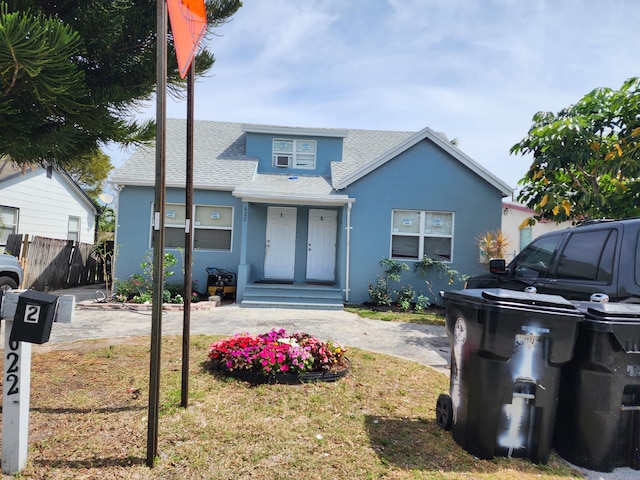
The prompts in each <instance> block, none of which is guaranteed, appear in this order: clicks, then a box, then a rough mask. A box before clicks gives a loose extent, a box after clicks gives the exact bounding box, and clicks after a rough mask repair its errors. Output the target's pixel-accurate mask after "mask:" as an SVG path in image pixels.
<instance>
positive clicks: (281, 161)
mask: <svg viewBox="0 0 640 480" xmlns="http://www.w3.org/2000/svg"><path fill="white" fill-rule="evenodd" d="M274 157H275V158H274V162H273V163H274V164H275V166H276V167H279V168H287V167H290V166H291V160H292V156H291V155H274Z"/></svg>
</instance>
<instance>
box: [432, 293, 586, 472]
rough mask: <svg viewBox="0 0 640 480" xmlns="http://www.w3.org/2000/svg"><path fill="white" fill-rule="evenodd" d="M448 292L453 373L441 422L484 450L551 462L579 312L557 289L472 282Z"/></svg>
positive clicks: (461, 440) (483, 453) (475, 450)
mask: <svg viewBox="0 0 640 480" xmlns="http://www.w3.org/2000/svg"><path fill="white" fill-rule="evenodd" d="M443 298H444V300H445V305H446V329H447V334H448V336H449V339H450V341H451V380H450V391H449V394H448V395H447V394H442V395H440V398H438V404H437V406H436V413H437V421H438V424H439V425H440V426H441V427H442V428H445V429H451V431H452V435H453V439H454V440H455V441H456V443H458V445H460V446H461V447H462V448H463V449H465V450H466V451H467V452H469V453H471V454H473V455H475V456H477V457H479V458H482V459H491V458H493V457H494V456H505V457H526V458H530V459H531V460H532V461H534V462H536V463H546V462H547V461H548V459H549V454H550V450H551V444H552V441H553V428H554V425H555V415H556V408H557V401H558V391H559V383H560V373H561V367H562V366H563V365H565V364H566V363H567V362H569V360H571V356H572V353H573V347H574V342H575V337H576V332H577V324H578V322H579V321H580V320H581V319H582V315H581V314H580V313H579V311H578V309H577V308H576V306H575V305H573V304H571V303H570V302H569V301H567V300H565V299H564V298H562V297H559V296H556V295H538V294H533V293H525V292H517V291H511V290H503V289H487V290H479V289H478V290H476V289H469V290H460V291H450V292H444V293H443Z"/></svg>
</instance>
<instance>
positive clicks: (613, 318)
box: [574, 302, 640, 353]
mask: <svg viewBox="0 0 640 480" xmlns="http://www.w3.org/2000/svg"><path fill="white" fill-rule="evenodd" d="M574 303H575V304H576V305H577V306H578V309H579V310H580V311H581V312H582V313H583V314H584V321H583V323H582V325H583V328H587V329H589V330H591V331H593V332H600V333H605V334H607V335H613V337H615V339H616V340H617V342H618V343H619V344H620V347H621V348H622V349H624V350H625V351H626V352H627V353H640V305H639V304H633V303H597V302H574Z"/></svg>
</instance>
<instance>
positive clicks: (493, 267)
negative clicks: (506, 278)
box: [489, 258, 507, 275]
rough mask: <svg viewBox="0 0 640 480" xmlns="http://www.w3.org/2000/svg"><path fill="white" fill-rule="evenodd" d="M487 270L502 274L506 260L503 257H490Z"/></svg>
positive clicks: (505, 270)
mask: <svg viewBox="0 0 640 480" xmlns="http://www.w3.org/2000/svg"><path fill="white" fill-rule="evenodd" d="M489 272H490V273H493V274H496V275H503V274H505V273H506V272H507V262H506V261H505V259H504V258H492V259H491V260H489Z"/></svg>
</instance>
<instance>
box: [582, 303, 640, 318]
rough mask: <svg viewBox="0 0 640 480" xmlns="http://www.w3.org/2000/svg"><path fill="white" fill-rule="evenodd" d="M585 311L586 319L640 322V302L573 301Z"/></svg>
mask: <svg viewBox="0 0 640 480" xmlns="http://www.w3.org/2000/svg"><path fill="white" fill-rule="evenodd" d="M572 303H574V304H575V305H576V306H577V308H578V309H579V310H580V311H581V312H582V313H584V315H585V319H586V320H598V321H616V322H620V321H631V322H640V304H636V303H609V302H604V303H599V302H572Z"/></svg>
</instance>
